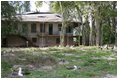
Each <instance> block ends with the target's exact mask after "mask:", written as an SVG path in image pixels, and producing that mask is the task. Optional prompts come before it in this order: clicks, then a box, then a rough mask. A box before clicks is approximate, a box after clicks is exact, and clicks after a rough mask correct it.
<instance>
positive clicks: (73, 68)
mask: <svg viewBox="0 0 118 79" xmlns="http://www.w3.org/2000/svg"><path fill="white" fill-rule="evenodd" d="M66 68H67V69H68V70H77V66H76V65H74V66H73V67H66Z"/></svg>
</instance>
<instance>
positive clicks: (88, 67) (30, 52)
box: [1, 46, 117, 78]
mask: <svg viewBox="0 0 118 79" xmlns="http://www.w3.org/2000/svg"><path fill="white" fill-rule="evenodd" d="M7 49H8V50H7ZM11 49H12V50H14V53H13V54H14V55H15V56H9V54H10V51H11ZM3 51H7V53H6V54H8V55H7V56H5V57H4V56H2V62H1V64H2V66H1V68H2V77H3V78H4V77H9V76H7V75H6V74H10V73H11V68H13V66H14V65H23V67H24V68H23V69H24V71H29V72H30V73H31V74H30V75H25V76H23V77H25V78H66V77H67V78H90V77H92V78H99V77H104V75H105V74H104V72H105V73H107V74H114V75H116V74H117V57H116V56H113V57H114V58H115V59H113V60H107V59H103V58H102V56H104V57H109V56H111V55H112V54H116V53H117V51H116V50H110V49H109V51H107V50H100V49H99V48H98V47H95V46H93V47H90V46H88V47H83V46H80V47H74V49H71V48H69V47H64V48H62V49H59V48H58V47H56V46H55V47H49V48H48V49H46V50H42V49H40V48H2V49H1V52H3ZM66 54H72V55H70V56H66ZM93 57H94V58H98V59H93ZM23 59H24V60H23ZM58 59H64V60H66V61H68V62H69V64H65V65H63V64H59V63H58V62H59V60H58ZM78 60H81V62H79V61H78ZM9 62H10V63H9ZM26 65H33V67H35V69H34V70H29V69H30V68H29V69H28V67H26ZM73 65H77V66H81V69H80V70H75V71H71V70H67V69H66V66H73ZM43 66H51V67H52V69H51V70H49V69H45V70H43V69H41V67H43Z"/></svg>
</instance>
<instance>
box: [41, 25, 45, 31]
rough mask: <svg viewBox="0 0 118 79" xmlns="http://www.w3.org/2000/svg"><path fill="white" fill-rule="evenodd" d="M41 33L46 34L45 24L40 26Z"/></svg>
mask: <svg viewBox="0 0 118 79" xmlns="http://www.w3.org/2000/svg"><path fill="white" fill-rule="evenodd" d="M40 32H41V33H42V32H45V24H40Z"/></svg>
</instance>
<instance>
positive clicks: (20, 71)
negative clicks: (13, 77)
mask: <svg viewBox="0 0 118 79" xmlns="http://www.w3.org/2000/svg"><path fill="white" fill-rule="evenodd" d="M18 76H23V74H22V68H21V67H20V68H19V71H18Z"/></svg>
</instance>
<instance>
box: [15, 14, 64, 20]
mask: <svg viewBox="0 0 118 79" xmlns="http://www.w3.org/2000/svg"><path fill="white" fill-rule="evenodd" d="M17 16H20V17H21V18H22V21H24V22H61V21H62V18H61V16H59V15H58V14H55V13H49V12H40V13H39V12H38V13H28V14H22V15H17Z"/></svg>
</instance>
